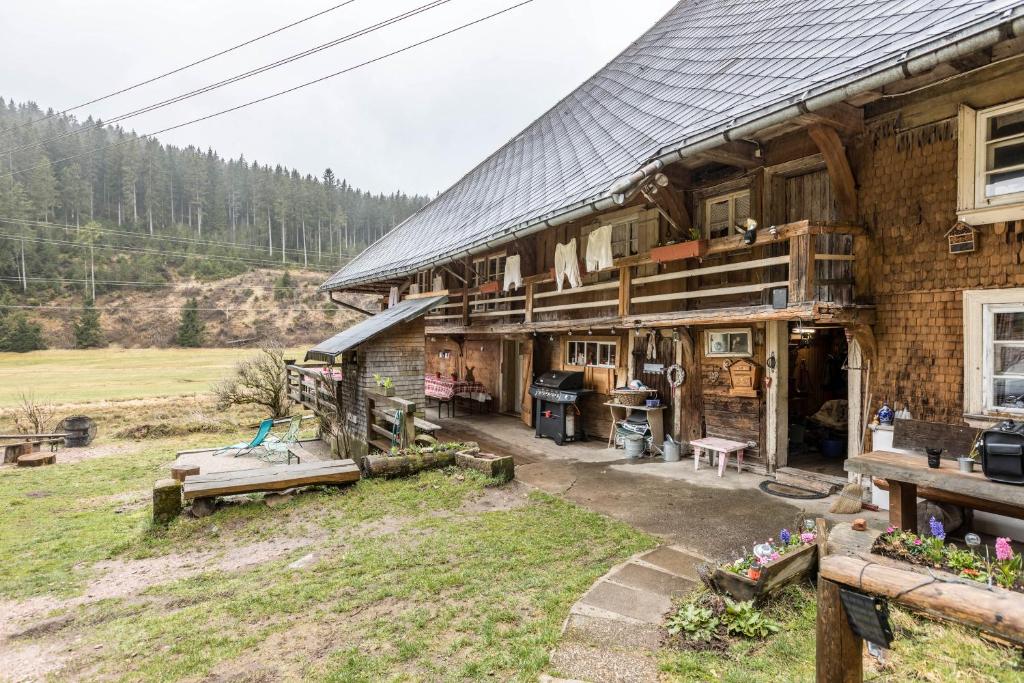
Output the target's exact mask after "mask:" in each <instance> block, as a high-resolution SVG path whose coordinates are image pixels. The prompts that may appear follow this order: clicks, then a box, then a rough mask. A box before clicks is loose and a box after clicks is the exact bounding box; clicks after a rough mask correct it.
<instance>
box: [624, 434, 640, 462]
mask: <svg viewBox="0 0 1024 683" xmlns="http://www.w3.org/2000/svg"><path fill="white" fill-rule="evenodd" d="M624 442H625V445H626V457H627V458H639V457H640V456H641V455H643V454H644V437H642V436H640V435H639V434H630V435H629V436H627V437H626V438H625V439H624Z"/></svg>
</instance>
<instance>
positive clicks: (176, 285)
mask: <svg viewBox="0 0 1024 683" xmlns="http://www.w3.org/2000/svg"><path fill="white" fill-rule="evenodd" d="M25 279H26V280H28V281H29V282H51V283H57V284H70V285H81V284H92V283H93V280H92V279H91V278H67V277H28V278H25ZM0 281H2V282H21V281H22V278H21V277H20V276H18V275H3V276H0ZM96 284H97V285H108V286H111V287H133V288H135V287H137V288H141V287H156V288H168V289H197V288H200V287H203V286H206V285H212V286H214V287H216V288H217V289H218V290H239V291H245V290H255V289H259V290H273V291H275V292H278V291H281V292H284V291H301V290H309V289H314V288H315V287H316V285H307V286H306V287H280V286H277V285H274V284H265V285H261V284H253V285H222V284H219V283H214V282H143V281H131V280H96Z"/></svg>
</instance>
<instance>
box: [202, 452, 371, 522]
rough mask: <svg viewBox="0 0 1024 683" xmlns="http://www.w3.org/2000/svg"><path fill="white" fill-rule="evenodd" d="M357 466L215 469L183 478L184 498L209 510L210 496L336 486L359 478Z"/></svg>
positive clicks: (341, 463) (335, 463) (341, 462)
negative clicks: (208, 472)
mask: <svg viewBox="0 0 1024 683" xmlns="http://www.w3.org/2000/svg"><path fill="white" fill-rule="evenodd" d="M359 476H360V475H359V468H358V467H357V466H356V464H355V462H353V461H352V460H331V461H327V462H311V463H306V464H302V465H274V466H272V467H260V468H257V469H251V470H235V471H234V472H217V473H214V474H200V475H195V476H188V477H185V486H184V497H185V500H186V501H193V506H194V507H195V502H196V501H204V502H203V503H200V505H199V507H201V508H206V509H207V510H208V512H212V508H213V506H212V502H213V499H215V498H217V497H218V496H234V495H238V494H242V493H270V492H273V491H285V490H287V489H293V488H298V487H300V486H324V485H329V486H338V485H341V484H349V483H352V482H355V481H359Z"/></svg>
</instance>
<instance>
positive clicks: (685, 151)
mask: <svg viewBox="0 0 1024 683" xmlns="http://www.w3.org/2000/svg"><path fill="white" fill-rule="evenodd" d="M1013 11H1014V10H1012V9H1011V10H1007V11H1005V12H1004V13H1003V14H1004V15H1007V16H1008V15H1009V14H1011V13H1012V12H1013ZM1021 35H1024V16H1021V17H1018V18H1016V19H1013V20H1010V21H1004V22H1002V23H1000V24H999V25H997V26H994V27H992V28H988V29H985V30H983V31H981V32H979V33H976V34H973V35H970V36H968V37H966V38H964V39H962V40H960V41H958V42H956V43H953V44H951V45H947V46H945V47H941V48H938V49H936V50H933V51H931V52H928V53H926V54H923V55H920V56H919V57H912V58H909V59H907V60H905V61H901V62H899V63H897V64H895V65H893V66H891V67H888V68H886V69H884V70H882V71H880V72H878V73H875V74H871V75H870V76H866V77H864V78H862V79H860V80H858V81H855V82H853V83H849V84H847V85H845V86H842V87H839V88H835V89H833V90H830V91H828V92H824V93H821V94H820V95H805V96H804V97H802V98H801V99H800V100H799V101H797V102H796V103H794V104H792V105H789V106H788V107H786V108H784V109H782V110H779V111H776V112H772V113H770V114H767V115H765V116H761V117H758V118H755V119H752V120H750V121H747V122H745V123H742V124H739V125H736V126H733V127H732V128H729V129H727V130H725V131H724V132H721V133H716V134H714V135H711V136H709V137H706V138H702V139H697V140H694V141H692V142H691V141H690V140H688V139H684V140H682V141H681V142H679V143H677V144H676V145H674V146H672V147H670V148H669V149H668V150H666V151H664V152H661V153H660V154H658V155H657V156H656V157H654V158H653V159H651V160H650V161H649V162H647V163H646V164H644V165H643V166H642V167H641V168H639V169H638V170H636V171H634V172H633V173H631V174H629V175H628V176H625V177H623V178H620V179H618V180H616V181H615V182H613V183H612V184H611V186H609V188H608V190H606V193H605V196H604V197H601V198H598V199H595V200H592V201H590V202H587V203H585V204H584V205H582V206H579V207H576V208H573V209H569V210H567V211H565V212H563V213H560V214H556V215H554V216H551V217H548V218H545V219H543V220H539V221H533V222H530V223H527V224H525V225H523V226H521V227H519V228H512V229H509V230H506V232H505V233H504V234H503V235H501V236H500V237H495V238H492V239H485V240H480V241H478V242H475V243H474V244H473V245H472V246H470V247H467V248H465V249H463V250H461V251H459V252H457V253H456V254H454V255H449V256H446V257H444V258H441V259H438V260H437V261H434V262H433V263H432V264H431V265H433V266H434V267H439V266H440V267H443V266H445V265H448V264H450V263H454V262H456V261H458V260H460V259H462V258H465V257H467V256H474V255H476V254H480V253H483V252H487V251H491V250H493V249H495V248H497V247H501V246H504V245H506V244H508V243H509V242H511V241H513V240H515V239H519V238H522V237H527V236H529V235H532V234H534V233H537V232H540V231H542V230H546V229H548V228H552V227H555V226H558V225H564V224H566V223H571V222H573V221H576V220H579V219H581V218H586V217H588V216H592V215H595V214H598V213H601V212H604V211H607V210H609V209H613V208H616V207H618V206H622V205H623V204H625V203H626V201H627V200H628V198H629V197H630V196H631V195H632V194H633V193H635V192H636V191H637V190H638V189H639V188H640V186H641V185H643V184H644V182H645V181H647V180H648V179H649V178H651V177H652V176H654V175H655V174H656V173H658V172H659V171H660V170H661V169H663V168H664V167H665V166H667V165H669V164H671V163H674V162H677V161H679V160H681V159H684V158H686V157H688V156H693V155H695V154H699V153H700V152H705V151H709V150H711V149H714V148H716V147H718V146H720V145H722V144H724V143H727V142H730V141H732V140H742V139H745V138H749V137H752V136H753V135H754V134H755V133H757V132H758V131H760V130H763V129H765V128H768V127H771V126H774V125H777V124H780V123H784V122H785V121H788V120H790V119H792V118H794V117H796V116H800V115H801V114H807V113H810V112H814V111H817V110H819V109H822V108H824V107H828V106H831V105H833V104H838V103H840V102H842V101H844V100H846V99H848V98H850V97H852V96H854V95H857V94H860V93H863V92H866V91H868V90H874V89H876V88H880V87H882V86H885V85H888V84H890V83H893V82H895V81H898V80H900V79H903V78H910V77H912V76H917V75H920V74H922V73H926V72H927V71H930V70H931V69H933V68H935V67H936V66H937V65H939V64H941V63H943V62H948V61H950V60H952V59H956V58H958V57H962V56H964V55H968V54H971V53H973V52H977V51H978V50H981V49H984V48H987V47H989V46H991V45H994V44H996V43H998V42H999V41H1001V40H1009V39H1012V38H1016V37H1018V36H1021ZM416 270H418V268H396V269H395V270H393V271H390V272H387V273H376V274H374V275H368V276H366V277H363V278H360V279H357V280H353V281H351V282H348V283H346V286H351V285H357V284H360V283H362V282H366V281H370V280H378V279H380V278H381V277H382V276H385V275H386V276H388V277H395V276H404V275H408V274H410V273H414V272H416ZM321 289H324V287H321ZM328 291H331V290H330V289H328Z"/></svg>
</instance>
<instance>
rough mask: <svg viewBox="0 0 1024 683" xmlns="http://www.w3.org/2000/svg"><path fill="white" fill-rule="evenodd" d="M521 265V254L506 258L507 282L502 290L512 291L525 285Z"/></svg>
mask: <svg viewBox="0 0 1024 683" xmlns="http://www.w3.org/2000/svg"><path fill="white" fill-rule="evenodd" d="M521 270H522V269H521V268H520V267H519V256H518V255H516V256H509V257H508V258H507V259H505V284H504V286H503V287H502V289H501V291H503V292H510V291H512V290H515V289H519V288H520V287H522V286H523V274H522V272H521Z"/></svg>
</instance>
